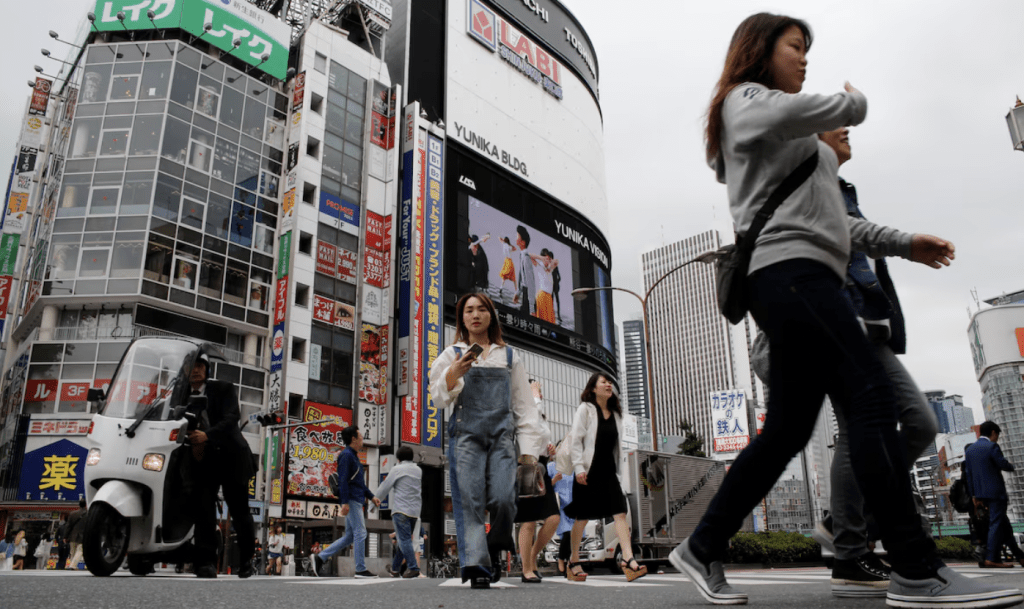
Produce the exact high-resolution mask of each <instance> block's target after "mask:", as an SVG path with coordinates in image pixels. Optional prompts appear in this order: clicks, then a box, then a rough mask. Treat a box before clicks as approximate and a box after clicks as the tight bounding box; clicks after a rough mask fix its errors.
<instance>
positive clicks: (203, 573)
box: [195, 565, 217, 579]
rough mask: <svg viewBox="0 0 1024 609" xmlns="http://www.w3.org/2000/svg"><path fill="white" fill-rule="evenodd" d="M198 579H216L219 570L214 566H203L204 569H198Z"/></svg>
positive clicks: (196, 571) (196, 570)
mask: <svg viewBox="0 0 1024 609" xmlns="http://www.w3.org/2000/svg"><path fill="white" fill-rule="evenodd" d="M195 573H196V577H202V578H203V579H216V577H217V569H214V568H213V565H203V566H202V567H196V569H195Z"/></svg>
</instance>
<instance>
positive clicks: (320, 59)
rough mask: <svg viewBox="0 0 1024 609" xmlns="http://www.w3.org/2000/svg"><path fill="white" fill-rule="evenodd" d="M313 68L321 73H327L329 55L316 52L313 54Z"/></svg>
mask: <svg viewBox="0 0 1024 609" xmlns="http://www.w3.org/2000/svg"><path fill="white" fill-rule="evenodd" d="M313 69H314V70H316V71H317V72H320V73H321V74H326V73H327V56H326V55H321V54H320V53H316V54H314V55H313Z"/></svg>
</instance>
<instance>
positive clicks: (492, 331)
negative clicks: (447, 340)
mask: <svg viewBox="0 0 1024 609" xmlns="http://www.w3.org/2000/svg"><path fill="white" fill-rule="evenodd" d="M470 298H476V299H477V300H479V301H480V302H482V303H483V305H484V308H486V309H487V312H488V313H490V314H491V324H490V325H489V326H487V340H489V341H491V343H493V344H495V345H499V346H503V345H504V344H505V341H504V340H502V338H501V324H500V323H498V311H497V310H496V309H495V308H494V301H493V300H491V297H490V296H488V295H487V294H484V293H483V292H470V293H469V294H463V295H462V298H460V299H459V302H457V303H455V340H456V341H460V340H461V341H462V342H464V343H466V344H469V329H467V328H466V322H465V320H463V319H462V313H463V312H464V311H465V310H466V303H467V302H469V299H470Z"/></svg>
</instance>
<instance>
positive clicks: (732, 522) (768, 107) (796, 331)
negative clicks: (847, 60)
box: [670, 13, 1024, 608]
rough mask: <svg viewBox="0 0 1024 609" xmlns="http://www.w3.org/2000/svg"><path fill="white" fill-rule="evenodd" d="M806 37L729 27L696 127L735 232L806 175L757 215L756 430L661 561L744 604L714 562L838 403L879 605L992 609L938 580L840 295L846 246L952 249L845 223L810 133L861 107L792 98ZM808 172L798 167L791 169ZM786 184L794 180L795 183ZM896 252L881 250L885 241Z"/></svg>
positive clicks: (870, 368)
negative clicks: (864, 513)
mask: <svg viewBox="0 0 1024 609" xmlns="http://www.w3.org/2000/svg"><path fill="white" fill-rule="evenodd" d="M810 45H811V33H810V28H809V27H808V26H807V24H805V23H804V22H802V21H800V20H797V19H793V18H790V17H784V16H779V15H771V14H767V13H760V14H757V15H753V16H751V17H749V18H747V19H746V20H744V21H743V23H741V24H740V26H739V28H737V30H736V32H735V34H733V38H732V42H731V43H730V45H729V51H728V54H727V56H726V61H725V67H724V69H723V71H722V75H721V78H720V79H719V82H718V88H717V90H716V92H715V95H714V97H713V98H712V102H711V105H710V108H709V110H708V117H707V132H706V145H707V158H708V160H709V162H710V164H711V165H712V167H713V168H714V169H715V171H716V172H717V175H718V179H719V181H722V182H725V183H726V185H727V187H728V195H729V207H730V211H731V212H732V216H733V221H734V224H735V226H736V231H737V233H738V234H739V235H743V234H744V233H745V232H746V231H747V230H748V229H749V227H750V226H751V224H752V222H753V221H754V217H755V215H756V214H757V213H758V212H759V211H760V209H761V207H762V205H763V203H764V202H765V201H766V200H767V199H768V198H769V196H770V193H772V192H773V191H775V190H776V188H777V187H778V185H779V184H780V183H782V182H784V181H788V182H792V181H791V180H786V178H787V177H788V176H790V175H794V176H797V175H799V174H798V172H797V171H794V169H795V168H799V167H801V166H805V167H806V166H810V167H811V168H812V170H813V171H812V172H810V174H809V177H806V178H805V179H804V180H803V181H802V183H800V185H798V186H797V187H796V188H795V189H793V190H792V194H790V195H789V196H788V197H787V198H786V199H785V200H784V201H783V202H782V204H781V205H780V206H779V207H778V210H777V211H776V212H775V213H774V215H772V216H770V217H769V219H768V221H767V223H766V224H765V225H764V229H763V230H762V231H761V233H760V236H759V237H758V238H757V240H756V241H755V243H756V247H755V248H754V250H753V257H752V259H751V262H750V266H749V271H748V275H747V284H746V287H747V290H748V296H749V298H748V305H749V308H750V312H751V314H752V315H753V317H754V320H755V321H756V322H757V324H758V326H760V327H761V329H763V330H764V332H765V334H766V335H767V336H768V340H769V351H770V364H769V365H770V372H769V374H770V379H771V382H770V385H771V387H772V392H771V395H770V398H769V401H768V415H767V419H766V422H765V427H764V430H763V431H762V433H761V434H760V435H759V436H757V438H756V439H755V440H754V441H753V442H752V443H751V444H750V446H748V447H747V448H746V449H745V450H744V451H743V452H742V453H740V455H739V457H738V458H737V459H736V461H735V462H734V463H733V466H732V468H731V469H730V471H729V474H728V475H727V476H726V477H725V480H724V481H723V483H722V486H721V488H720V489H719V490H718V493H717V494H716V495H715V497H714V498H713V499H712V501H711V504H710V505H709V506H708V509H707V511H706V512H705V514H704V516H703V518H702V520H701V522H700V523H699V524H698V526H697V528H696V530H695V531H694V533H693V535H691V536H690V537H689V538H687V539H686V540H684V541H683V543H681V544H680V545H679V546H678V547H677V548H676V549H675V550H674V551H673V552H672V553H671V555H670V560H671V562H672V564H673V565H674V566H676V568H678V569H680V570H681V571H684V572H685V573H686V574H687V575H688V576H689V578H690V580H691V581H692V582H693V583H694V584H695V585H696V586H697V588H698V589H699V591H700V592H701V594H702V595H703V596H704V597H705V598H706V599H707V600H708V601H710V602H712V603H715V604H744V603H746V602H747V595H746V594H744V593H741V592H739V591H737V590H734V589H733V588H732V587H730V586H729V584H728V582H727V581H726V579H725V574H724V571H723V570H722V562H721V561H722V559H723V558H724V556H725V551H726V548H727V546H728V542H729V538H730V537H732V535H733V534H734V533H735V532H736V531H738V530H739V528H740V526H741V524H742V521H743V518H744V517H745V516H746V515H747V514H749V513H750V511H751V510H752V509H753V508H754V506H755V505H756V504H757V503H758V502H759V501H761V499H762V498H763V497H764V496H765V494H766V493H767V492H768V491H769V490H770V489H771V487H772V486H773V485H774V484H775V481H776V480H777V479H778V477H779V475H780V474H781V473H782V471H783V469H784V468H785V467H786V464H787V463H789V461H790V459H791V458H792V457H793V456H794V455H795V454H796V453H797V452H799V451H800V450H801V449H802V448H803V447H804V445H805V444H806V443H807V441H808V440H809V439H810V436H811V432H812V430H813V426H814V422H815V420H816V418H817V414H818V410H819V409H820V407H821V405H822V402H823V399H824V397H825V395H826V394H831V395H837V396H840V397H841V398H842V399H841V400H836V401H835V403H836V404H841V405H842V408H843V414H844V415H845V416H846V419H847V422H848V426H849V432H848V433H849V434H850V445H851V451H852V455H851V456H852V461H853V463H854V469H855V474H856V477H857V481H858V484H859V486H860V488H861V489H862V490H863V492H864V495H865V499H866V501H867V506H868V509H869V511H871V512H872V513H874V514H876V515H877V516H878V520H879V525H880V528H881V533H882V539H883V541H884V542H885V547H886V549H887V550H888V552H889V559H890V562H891V564H892V569H893V572H892V574H891V580H890V584H889V591H888V597H887V598H888V600H887V602H888V604H889V605H892V606H899V607H909V608H925V607H930V608H934V607H955V606H971V607H1002V606H1009V605H1014V604H1017V603H1020V602H1021V601H1022V600H1024V599H1022V596H1021V593H1020V591H1019V590H1015V589H1011V588H1006V587H1002V586H989V585H985V584H980V583H978V582H976V581H973V580H970V579H967V578H965V577H964V576H962V575H960V574H959V573H957V572H955V571H953V570H951V569H949V568H948V567H946V566H945V565H944V564H943V563H942V561H941V560H939V558H938V557H937V555H936V551H935V544H934V543H933V542H932V540H931V538H930V537H929V536H928V535H927V534H926V533H925V532H924V531H923V530H922V528H921V522H920V519H919V518H918V516H917V513H916V509H915V506H914V501H913V498H912V496H911V488H910V479H909V477H908V475H907V470H906V468H905V467H904V466H903V456H902V451H901V448H900V443H899V436H898V435H897V429H896V415H897V409H896V401H895V397H894V394H893V390H892V387H891V385H890V382H889V379H888V376H887V375H886V374H885V370H884V368H883V367H882V365H881V364H880V362H879V360H878V358H877V356H876V355H875V353H874V350H873V348H872V347H871V345H870V343H869V342H868V340H867V338H866V336H865V335H864V332H863V331H862V329H861V326H860V324H859V323H858V321H857V316H856V313H855V312H854V310H853V307H852V305H851V304H850V302H849V301H848V300H847V299H846V298H845V296H844V294H843V292H842V289H843V278H844V277H845V275H846V268H847V263H848V261H849V252H850V249H851V242H852V245H853V247H854V248H856V249H858V250H862V251H866V252H868V253H869V254H871V255H873V256H876V257H877V256H880V255H900V256H903V257H904V258H909V259H912V260H915V261H918V262H922V263H925V264H928V265H929V266H933V267H935V268H938V267H939V265H940V264H948V263H949V258H951V257H952V255H953V248H952V245H951V244H949V243H948V242H946V241H942V240H940V239H936V238H934V237H929V236H927V235H910V234H895V233H898V231H893V230H892V229H886V228H882V227H878V226H875V225H872V224H870V223H868V222H866V221H862V220H852V219H849V218H848V216H847V215H846V209H845V204H844V202H843V197H842V194H841V193H840V191H839V186H838V178H837V172H838V160H837V157H836V154H835V153H834V152H833V151H832V149H831V148H829V147H828V146H827V145H826V144H824V143H823V142H821V141H820V140H819V139H818V138H817V134H818V133H822V132H826V131H831V130H833V129H837V128H839V127H843V126H848V125H856V124H858V123H860V122H862V121H863V120H864V118H865V117H866V115H867V99H866V98H865V96H864V95H863V94H862V93H860V92H859V91H857V90H856V89H854V88H853V87H852V86H850V85H849V83H847V85H846V87H845V89H846V90H845V91H844V92H840V93H837V94H834V95H809V94H800V91H801V89H802V88H803V81H804V77H805V74H806V69H807V58H806V53H807V49H808V48H809V47H810ZM805 163H807V165H804V164H805ZM798 182H799V180H798ZM893 242H898V243H899V246H898V247H896V248H893V249H886V246H887V245H888V244H890V243H893Z"/></svg>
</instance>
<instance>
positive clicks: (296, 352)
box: [292, 336, 306, 363]
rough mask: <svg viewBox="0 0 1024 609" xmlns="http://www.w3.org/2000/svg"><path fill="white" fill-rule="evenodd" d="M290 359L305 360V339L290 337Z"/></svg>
mask: <svg viewBox="0 0 1024 609" xmlns="http://www.w3.org/2000/svg"><path fill="white" fill-rule="evenodd" d="M292 361H296V362H303V363H304V362H305V361H306V339H304V338H299V337H297V336H294V337H292Z"/></svg>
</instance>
